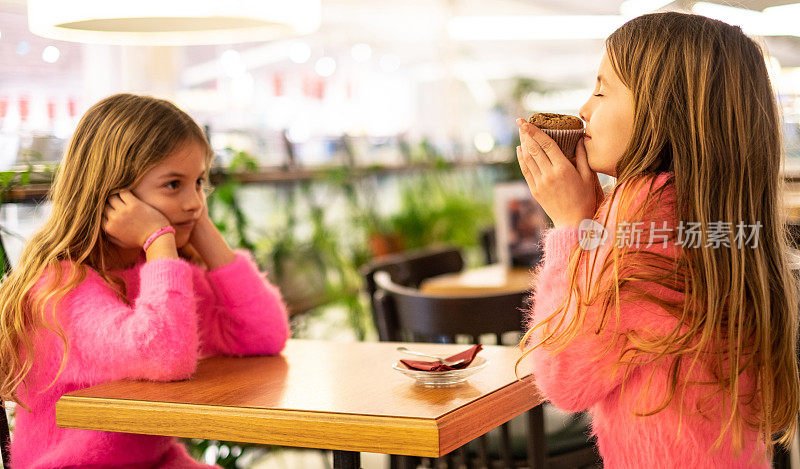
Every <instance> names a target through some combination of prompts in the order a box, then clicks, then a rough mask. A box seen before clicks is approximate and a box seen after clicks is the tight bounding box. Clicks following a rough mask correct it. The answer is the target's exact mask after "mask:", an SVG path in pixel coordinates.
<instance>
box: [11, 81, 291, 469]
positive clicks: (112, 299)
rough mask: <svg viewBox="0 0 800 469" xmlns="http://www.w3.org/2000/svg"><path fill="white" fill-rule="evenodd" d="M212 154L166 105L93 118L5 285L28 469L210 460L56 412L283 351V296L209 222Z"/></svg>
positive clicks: (106, 109)
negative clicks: (130, 385)
mask: <svg viewBox="0 0 800 469" xmlns="http://www.w3.org/2000/svg"><path fill="white" fill-rule="evenodd" d="M211 156H212V153H211V150H210V148H209V145H208V142H207V141H206V138H205V136H204V135H203V132H202V130H200V128H199V127H198V126H197V124H196V123H195V122H194V121H193V120H192V118H191V117H189V116H188V115H186V113H184V112H183V111H181V110H180V109H178V108H177V107H176V106H175V105H173V104H172V103H169V102H167V101H163V100H160V99H155V98H150V97H145V96H136V95H131V94H119V95H114V96H111V97H109V98H106V99H104V100H102V101H100V102H99V103H97V104H95V105H94V106H93V107H92V108H91V109H89V111H88V112H87V113H86V114H85V115H84V116H83V118H82V119H81V121H80V123H79V124H78V127H77V129H76V130H75V133H74V135H73V137H72V140H71V141H70V144H69V148H68V149H67V151H66V154H65V155H64V159H63V161H62V163H61V166H60V167H59V170H58V174H57V175H56V179H55V183H54V187H53V191H52V194H51V198H52V201H53V209H52V213H51V214H50V217H49V219H48V220H47V221H46V222H45V224H44V227H43V228H41V230H40V231H39V232H38V233H37V234H35V235H34V236H33V238H32V239H31V240H30V242H29V243H28V245H27V246H26V248H25V250H24V252H23V253H22V256H21V259H20V261H19V266H18V267H17V268H16V269H14V271H13V272H12V273H11V275H10V276H8V277H7V278H6V279H5V280H4V281H3V284H2V288H0V327H2V333H0V366H1V368H0V376H1V377H2V385H0V395H2V397H3V399H6V400H13V401H15V402H17V403H18V404H19V405H20V407H18V408H17V417H16V429H15V432H14V439H13V441H12V443H11V459H12V462H11V465H12V467H19V468H29V469H41V468H62V467H94V468H100V467H104V468H108V467H118V468H143V467H160V468H186V469H188V468H200V467H209V466H206V465H204V464H200V463H199V462H196V461H194V460H193V459H192V458H191V457H190V456H189V454H188V453H187V451H186V449H185V448H184V447H183V446H182V445H181V444H180V443H178V442H177V441H176V440H175V439H174V438H171V437H163V436H149V435H133V434H124V433H112V432H101V431H88V430H75V429H66V428H58V427H57V426H56V421H55V403H56V401H57V400H58V398H59V397H60V396H61V395H62V394H65V393H68V392H71V391H74V390H77V389H81V388H85V387H88V386H93V385H97V384H100V383H103V382H107V381H114V380H119V379H123V378H130V379H145V380H155V381H173V380H182V379H187V378H189V377H190V376H191V375H192V373H193V372H194V370H195V368H196V366H197V360H198V359H199V358H201V357H202V356H205V355H212V354H231V355H256V354H275V353H278V352H280V351H281V350H282V349H283V347H284V344H285V342H286V339H287V337H288V331H289V328H288V323H287V314H286V308H285V306H284V304H283V302H282V301H281V296H280V293H279V292H278V290H277V289H276V288H275V287H274V286H273V285H271V284H270V283H269V282H268V281H267V280H266V279H265V278H264V275H263V274H262V273H260V272H259V271H258V269H257V267H256V264H255V263H254V262H253V260H252V258H251V256H250V254H249V253H247V252H245V251H232V250H231V249H230V248H229V247H228V245H227V244H226V243H225V240H224V239H223V238H222V235H221V234H220V232H219V231H218V230H217V228H216V227H215V226H214V224H213V223H212V222H211V220H210V219H209V217H208V207H207V205H206V200H205V192H204V188H205V186H206V181H207V178H208V170H209V164H210V163H211ZM5 443H6V442H3V444H5Z"/></svg>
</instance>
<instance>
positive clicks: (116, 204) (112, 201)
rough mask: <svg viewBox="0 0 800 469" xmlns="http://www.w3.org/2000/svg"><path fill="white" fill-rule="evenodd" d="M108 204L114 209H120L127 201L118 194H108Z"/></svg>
mask: <svg viewBox="0 0 800 469" xmlns="http://www.w3.org/2000/svg"><path fill="white" fill-rule="evenodd" d="M106 205H107V206H110V207H111V208H113V209H119V208H121V207H122V206H124V205H125V202H123V201H122V199H121V198H120V197H119V195H118V194H111V195H110V196H108V199H107V202H106Z"/></svg>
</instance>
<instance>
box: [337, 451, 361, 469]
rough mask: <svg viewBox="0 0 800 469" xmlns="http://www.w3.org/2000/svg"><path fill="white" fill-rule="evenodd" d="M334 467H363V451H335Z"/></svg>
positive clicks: (347, 468)
mask: <svg viewBox="0 0 800 469" xmlns="http://www.w3.org/2000/svg"><path fill="white" fill-rule="evenodd" d="M333 468H334V469H361V453H359V452H358V451H338V450H334V451H333Z"/></svg>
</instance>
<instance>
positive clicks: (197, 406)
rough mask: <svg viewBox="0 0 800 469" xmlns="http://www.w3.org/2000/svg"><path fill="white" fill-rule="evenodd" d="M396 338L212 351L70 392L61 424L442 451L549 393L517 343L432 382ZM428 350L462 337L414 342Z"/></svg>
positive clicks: (346, 462)
mask: <svg viewBox="0 0 800 469" xmlns="http://www.w3.org/2000/svg"><path fill="white" fill-rule="evenodd" d="M398 345H401V344H398V343H391V342H357V343H334V342H320V341H305V340H290V341H289V343H288V344H287V346H286V349H285V350H284V352H283V353H282V355H279V356H263V357H244V358H240V357H210V358H205V359H203V360H201V361H200V363H199V366H198V369H197V371H196V372H195V374H194V376H193V377H192V378H191V379H189V380H185V381H175V382H153V381H133V380H122V381H115V382H110V383H105V384H101V385H98V386H94V387H91V388H87V389H82V390H80V391H76V392H72V393H69V394H65V395H64V396H62V397H61V399H59V400H58V402H57V403H56V423H57V424H58V426H60V427H65V428H80V429H88V430H105V431H113V432H124V433H140V434H148V435H166V436H176V437H184V438H204V439H215V440H226V441H239V442H249V443H260V444H267V445H281V446H298V447H307V448H321V449H331V450H334V466H335V467H342V468H343V467H348V468H352V467H359V465H360V454H359V452H361V451H366V452H374V453H389V454H399V455H409V456H422V457H439V456H442V455H444V454H447V453H449V452H450V451H452V450H454V449H456V448H459V447H460V446H462V445H464V444H465V443H467V442H468V441H471V440H473V439H475V438H477V437H478V436H480V435H483V434H485V433H487V432H488V431H489V430H491V429H492V428H495V427H497V426H499V425H501V424H502V423H505V422H507V421H509V420H511V419H512V418H514V417H516V416H517V415H519V414H521V413H523V412H525V411H527V410H528V409H531V408H533V407H535V406H536V405H538V404H539V403H541V401H542V400H543V399H542V398H541V397H540V396H539V394H538V392H537V390H536V388H535V386H534V385H533V382H532V377H531V376H530V375H528V376H526V377H525V378H523V379H522V380H517V379H516V378H515V376H514V363H515V361H516V359H517V357H518V356H519V351H518V349H517V348H515V347H502V346H486V347H485V348H484V350H483V351H482V352H481V356H482V357H484V358H486V359H488V360H489V361H490V364H489V366H487V368H486V369H484V370H482V371H480V372H478V373H476V374H475V375H473V376H472V377H470V379H469V381H467V382H465V383H462V384H459V385H456V386H454V387H449V388H426V387H422V386H419V385H417V384H416V383H415V382H414V381H413V380H411V379H410V378H408V377H406V376H404V375H402V374H401V373H399V372H397V371H396V370H393V369H392V368H391V366H392V364H393V363H394V362H395V361H396V360H397V359H399V358H401V354H400V353H398V352H397V351H395V348H396V347H397V346H398ZM408 345H409V346H411V345H413V347H414V348H415V349H418V350H422V351H426V352H431V353H443V354H449V353H455V352H458V351H461V350H463V349H464V348H465V346H464V345H452V344H448V345H443V344H418V343H417V344H408Z"/></svg>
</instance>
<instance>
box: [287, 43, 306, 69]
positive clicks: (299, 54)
mask: <svg viewBox="0 0 800 469" xmlns="http://www.w3.org/2000/svg"><path fill="white" fill-rule="evenodd" d="M310 58H311V46H309V45H308V44H306V43H305V42H295V43H294V44H292V45H291V46H290V47H289V59H291V61H292V62H294V63H296V64H304V63H306V62H308V59H310Z"/></svg>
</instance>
